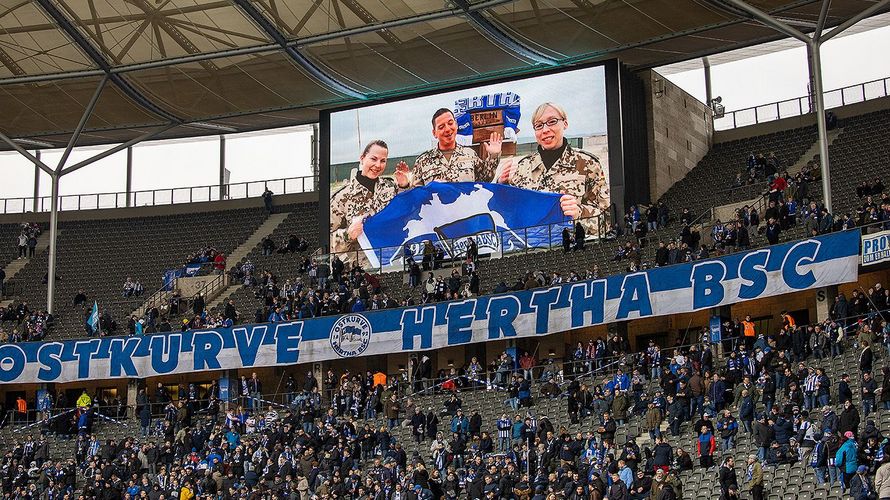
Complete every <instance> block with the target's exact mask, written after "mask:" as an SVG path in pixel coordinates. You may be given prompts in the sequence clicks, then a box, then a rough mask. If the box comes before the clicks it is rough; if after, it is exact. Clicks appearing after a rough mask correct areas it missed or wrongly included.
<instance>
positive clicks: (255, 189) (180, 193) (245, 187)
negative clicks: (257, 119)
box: [0, 176, 317, 214]
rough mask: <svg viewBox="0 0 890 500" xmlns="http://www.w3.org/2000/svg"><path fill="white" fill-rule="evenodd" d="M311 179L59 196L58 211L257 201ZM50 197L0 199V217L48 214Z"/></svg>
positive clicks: (310, 188)
mask: <svg viewBox="0 0 890 500" xmlns="http://www.w3.org/2000/svg"><path fill="white" fill-rule="evenodd" d="M316 181H317V178H316V177H314V176H302V177H283V178H279V179H266V180H261V181H246V182H235V183H229V184H225V185H223V186H222V190H220V185H219V184H211V185H205V186H186V187H171V188H162V189H149V190H141V191H131V192H130V193H129V195H128V193H127V192H106V193H84V194H66V195H59V210H97V209H102V208H127V207H145V206H157V205H175V204H178V203H197V202H203V201H218V200H238V199H244V198H257V197H260V196H261V195H262V194H263V191H265V189H266V188H267V187H268V188H269V189H271V190H272V191H273V192H275V193H276V194H295V193H311V192H314V191H315V190H316V185H317V182H316ZM51 202H52V196H40V197H38V198H36V199H35V198H34V197H33V196H31V197H23V198H0V213H2V214H18V213H29V212H49V211H50V208H51V205H52V203H51Z"/></svg>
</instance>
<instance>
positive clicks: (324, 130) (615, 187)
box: [317, 59, 625, 253]
mask: <svg viewBox="0 0 890 500" xmlns="http://www.w3.org/2000/svg"><path fill="white" fill-rule="evenodd" d="M620 64H621V63H620V61H619V60H618V59H610V60H607V61H597V62H593V63H585V64H578V65H572V66H562V67H558V68H548V69H545V70H542V71H532V72H528V73H524V74H515V75H511V76H504V77H498V78H493V79H491V80H479V81H473V82H469V83H461V84H456V85H452V86H443V87H436V88H433V89H428V90H423V91H420V92H416V93H412V94H408V95H398V96H393V97H388V98H383V99H373V100H368V101H366V102H360V103H355V104H350V105H347V106H341V107H337V108H331V109H325V110H322V111H321V112H320V113H319V120H318V128H319V133H318V135H319V138H318V184H319V185H318V205H319V214H318V228H317V230H318V232H319V235H318V238H319V240H318V241H319V243H321V247H322V248H323V249H324V253H329V252H330V248H331V247H330V243H331V231H330V224H331V149H330V148H331V114H333V113H340V112H343V111H351V110H354V109H359V108H366V107H369V106H377V105H379V104H388V103H393V102H399V101H407V100H411V99H416V98H419V97H428V96H433V95H437V94H443V93H445V92H454V91H461V90H469V89H473V88H477V87H481V86H484V85H496V84H501V83H509V82H513V81H517V80H527V79H529V78H537V77H543V76H549V75H555V74H559V73H565V72H568V71H577V70H583V69H588V68H594V67H600V66H601V67H603V73H604V80H605V82H604V84H605V89H606V136H607V137H608V142H609V190H610V196H611V208H610V210H609V220H610V221H611V222H612V223H613V224H618V223H620V219H621V215H622V213H623V212H619V208H618V207H624V206H625V199H624V196H625V175H624V173H625V172H624V151H623V147H624V143H623V138H622V130H623V123H622V121H623V120H622V116H621V101H622V96H621V88H620V86H621V79H620V74H619V73H620V71H619V69H620V68H619V66H620ZM621 210H623V208H621Z"/></svg>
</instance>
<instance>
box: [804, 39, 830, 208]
mask: <svg viewBox="0 0 890 500" xmlns="http://www.w3.org/2000/svg"><path fill="white" fill-rule="evenodd" d="M821 45H822V44H821V42H818V41H815V40H813V41H810V42H809V43H807V62H808V65H807V66H808V67H809V70H810V81H812V82H813V89H812V90H813V103H814V104H815V106H816V110H815V112H816V128H817V129H818V130H819V163H820V164H821V166H822V198H823V202H824V203H825V208H826V209H827V210H828V211H829V212H832V209H831V174H830V172H831V169H830V167H829V157H828V126H827V125H826V123H825V95H824V93H823V90H822V58H821V55H820V49H821Z"/></svg>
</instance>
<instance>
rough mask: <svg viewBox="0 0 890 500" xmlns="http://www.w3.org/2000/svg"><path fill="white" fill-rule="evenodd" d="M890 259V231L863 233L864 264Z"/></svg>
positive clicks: (868, 264)
mask: <svg viewBox="0 0 890 500" xmlns="http://www.w3.org/2000/svg"><path fill="white" fill-rule="evenodd" d="M887 260H890V231H881V232H879V233H874V234H863V235H862V265H863V266H870V265H872V264H877V263H879V262H884V261H887Z"/></svg>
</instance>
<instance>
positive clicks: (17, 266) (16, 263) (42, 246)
mask: <svg viewBox="0 0 890 500" xmlns="http://www.w3.org/2000/svg"><path fill="white" fill-rule="evenodd" d="M57 234H61V231H59V232H58V233H57ZM48 249H49V231H45V232H43V233H40V236H39V237H38V238H37V247H36V248H35V249H34V258H33V259H31V258H29V259H15V260H13V261H12V262H10V263H9V264H7V265H6V267H4V268H3V271H5V272H6V283H9V280H11V279H12V278H13V277H14V276H15V275H16V274H18V273H19V272H20V271H21V270H22V269H24V268H25V266H27V265H28V264H30V263H31V262H32V261H33V260H35V259H36V258H37V257H40V256H41V255H42V254H43V253H44V252H46V251H47V250H48ZM12 291H13V292H14V291H15V290H12ZM9 297H11V298H7V299H4V300H0V307H8V306H10V305H12V304H13V303H14V302H15V296H14V295H10V296H9Z"/></svg>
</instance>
